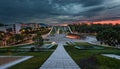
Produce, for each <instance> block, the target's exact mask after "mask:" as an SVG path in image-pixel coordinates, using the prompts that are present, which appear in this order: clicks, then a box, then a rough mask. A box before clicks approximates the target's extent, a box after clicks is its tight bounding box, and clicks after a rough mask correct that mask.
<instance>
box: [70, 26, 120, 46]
mask: <svg viewBox="0 0 120 69" xmlns="http://www.w3.org/2000/svg"><path fill="white" fill-rule="evenodd" d="M68 26H69V27H70V28H71V29H72V31H73V32H78V33H87V34H88V33H93V34H96V38H97V40H98V41H100V43H101V44H108V45H109V46H119V45H120V24H116V25H112V24H90V25H88V24H70V25H68Z"/></svg>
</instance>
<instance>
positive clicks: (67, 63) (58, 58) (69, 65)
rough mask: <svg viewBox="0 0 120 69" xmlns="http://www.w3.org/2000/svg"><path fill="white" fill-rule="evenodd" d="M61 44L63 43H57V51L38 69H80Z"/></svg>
mask: <svg viewBox="0 0 120 69" xmlns="http://www.w3.org/2000/svg"><path fill="white" fill-rule="evenodd" d="M63 44H64V43H62V42H60V43H58V47H57V49H56V50H55V51H54V52H53V54H52V55H51V56H50V57H49V58H48V60H47V61H46V62H45V63H44V64H43V65H42V66H41V67H40V69H80V67H79V66H78V65H77V64H76V63H75V62H74V61H73V59H72V58H71V57H70V56H69V55H68V53H67V52H66V51H65V49H64V47H63Z"/></svg>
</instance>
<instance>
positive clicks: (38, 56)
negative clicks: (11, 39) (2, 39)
mask: <svg viewBox="0 0 120 69" xmlns="http://www.w3.org/2000/svg"><path fill="white" fill-rule="evenodd" d="M56 47H57V45H55V46H53V47H51V48H50V49H47V50H48V51H40V52H30V51H26V52H25V51H23V52H19V51H11V49H14V50H17V49H24V48H19V47H15V48H14V47H12V48H5V49H7V50H6V51H4V52H0V55H10V56H34V57H33V58H31V59H29V60H26V61H24V62H21V63H19V64H17V65H15V66H13V67H11V68H9V69H38V68H39V67H40V66H41V65H42V64H43V63H44V62H45V61H46V60H47V59H48V57H49V56H50V55H51V54H52V52H53V51H54V50H55V49H56Z"/></svg>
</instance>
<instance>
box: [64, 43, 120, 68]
mask: <svg viewBox="0 0 120 69" xmlns="http://www.w3.org/2000/svg"><path fill="white" fill-rule="evenodd" d="M76 44H77V45H81V46H92V44H89V43H76ZM74 46H75V45H68V46H65V49H66V50H67V52H68V53H69V55H70V56H71V57H72V58H73V59H74V60H75V62H76V63H77V64H78V65H79V66H80V67H81V68H82V69H120V60H117V59H114V58H109V57H105V56H101V54H104V53H106V54H109V53H110V54H118V55H120V50H118V49H114V48H107V47H105V48H104V49H100V50H95V49H94V50H84V49H83V50H80V49H77V48H75V47H74Z"/></svg>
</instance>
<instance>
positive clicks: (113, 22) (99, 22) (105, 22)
mask: <svg viewBox="0 0 120 69" xmlns="http://www.w3.org/2000/svg"><path fill="white" fill-rule="evenodd" d="M93 23H94V24H113V25H115V24H120V20H106V21H97V22H93Z"/></svg>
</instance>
